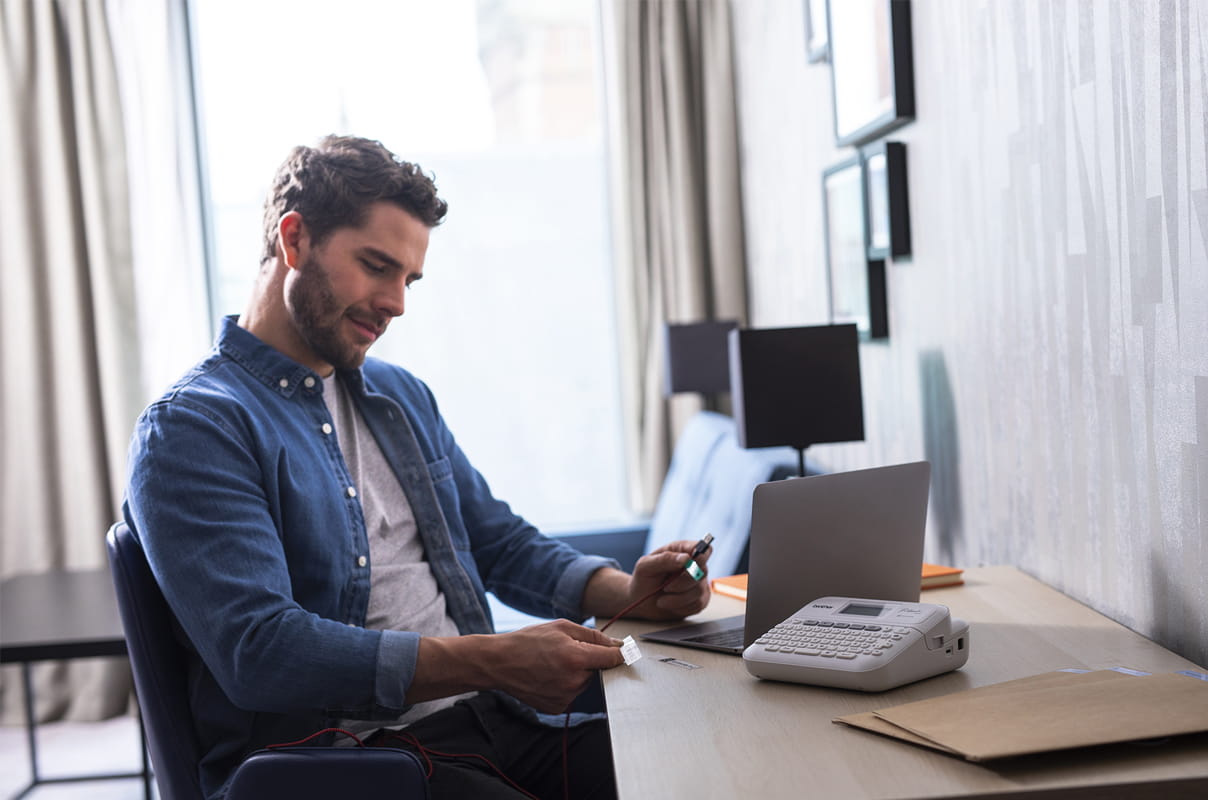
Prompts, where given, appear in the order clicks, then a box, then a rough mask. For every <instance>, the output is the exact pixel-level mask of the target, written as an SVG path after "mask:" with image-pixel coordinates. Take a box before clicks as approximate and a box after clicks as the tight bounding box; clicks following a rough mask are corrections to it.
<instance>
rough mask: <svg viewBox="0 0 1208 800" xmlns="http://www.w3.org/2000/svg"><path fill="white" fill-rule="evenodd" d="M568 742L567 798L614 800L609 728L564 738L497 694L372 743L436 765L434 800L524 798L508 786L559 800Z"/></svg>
mask: <svg viewBox="0 0 1208 800" xmlns="http://www.w3.org/2000/svg"><path fill="white" fill-rule="evenodd" d="M564 735H565V736H566V737H567V739H566V752H567V760H568V765H569V766H568V769H567V774H568V775H569V792H568V793H567V794H566V796H567V797H570V798H573V800H614V798H615V797H616V778H615V776H614V774H613V769H612V748H611V745H610V744H609V738H608V723H607V722H605V721H604V720H593V721H591V722H586V723H583V724H581V725H575V726H573V727H571V728H569V729H567V730H565V731H564V729H563V728H552V727H549V726H548V725H542V724H541V723H539V722H536V721H533V720H529V719H526V718H524V717H523V716H521V715H520V714H519V713H518V712H517V711H515V710H513V709H512V708H510V707H509V706H508V705H507V704H506V703H504V702H503V701H502V700H500V698H499V697H498V696H497V695H495V694H493V693H491V692H482V693H480V694H477V695H475V696H474V697H471V698H468V699H466V700H462V701H460V702H458V703H457V704H456V705H454V706H452V707H451V708H446V709H443V710H441V711H438V712H436V713H435V714H432V715H431V716H428V717H425V718H423V719H421V720H420V721H419V722H416V723H415V724H413V725H411V726H409V727H407V728H406V729H404V730H402V731H400V732H398V733H392V732H390V731H379V732H378V733H376V734H374V735H373V736H372V737H370V739H369V742H368V744H370V745H371V746H375V747H399V748H401V749H404V750H410V751H411V752H413V753H416V754H417V755H419V757H420V760H421V761H424V762H425V765H427V764H431V776H430V777H429V779H428V789H429V792H430V793H431V797H432V800H445V798H449V800H462V799H463V798H488V799H489V798H499V800H517V798H523V797H525V794H524V793H523V792H521V791H518V790H517V789H515V788H513V787H512V786H511V785H509V783H508V780H510V781H512V782H513V783H515V784H516V785H517V786H519V787H521V788H522V789H523V790H524V791H525V792H528V793H529V794H530V795H533V796H535V797H538V798H540V800H560V798H562V797H563V769H562V748H563V736H564ZM417 744H418V746H417ZM434 751H436V752H434ZM440 754H445V755H440ZM453 754H463V756H464V755H467V754H473V755H472V756H471V757H457V756H455V755H453ZM474 756H482V758H477V757H474ZM487 761H490V762H491V764H494V766H495V767H497V768H498V769H499V771H500V772H502V773H503V775H506V776H507V779H504V778H503V777H500V775H499V773H497V772H496V771H495V769H492V767H491V766H490V765H488V764H487V763H486V762H487Z"/></svg>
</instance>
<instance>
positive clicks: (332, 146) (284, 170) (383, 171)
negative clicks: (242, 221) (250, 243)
mask: <svg viewBox="0 0 1208 800" xmlns="http://www.w3.org/2000/svg"><path fill="white" fill-rule="evenodd" d="M383 200H384V201H386V202H389V203H393V204H395V205H396V206H398V207H400V208H402V209H403V210H404V211H407V212H408V213H410V214H411V215H413V216H414V217H415V218H416V219H418V220H420V221H421V222H423V223H424V224H425V225H427V226H428V227H430V228H434V227H436V226H437V225H439V224H440V223H441V221H442V220H443V219H444V216H445V213H446V212H447V211H448V210H449V205H448V203H446V202H445V201H444V200H442V199H440V198H439V197H438V196H437V194H436V184H435V183H434V182H433V179H432V178H431V177H429V176H428V175H425V174H424V172H423V170H422V169H420V167H419V166H418V165H417V164H412V163H410V162H408V161H403V160H401V159H399V158H398V157H397V156H395V155H394V154H393V153H391V152H390V151H389V150H387V149H386V148H385V146H383V145H382V143H381V142H378V141H374V140H373V139H362V138H360V137H356V136H326V137H324V138H323V139H322V140H321V141H320V142H319V143H318V145H317V146H315V147H306V146H304V145H303V146H298V147H295V148H294V149H293V150H292V151H290V154H289V157H287V158H286V159H285V161H284V162H283V163H282V164H281V166H280V167H279V168H278V169H277V174H276V176H275V177H274V178H273V186H272V189H271V190H270V191H269V194H268V198H267V199H266V200H265V202H264V251H263V253H262V254H261V257H260V263H262V264H263V263H266V262H268V261H271V260H272V259H273V258H274V257H275V256H276V252H277V224H278V223H279V222H280V221H281V217H283V216H285V215H286V214H288V213H289V212H291V211H297V212H298V213H299V214H301V215H302V220H303V222H305V223H306V229H307V231H308V232H309V234H310V238H311V242H312V243H313V244H316V245H317V244H321V243H322V242H323V241H324V240H325V239H326V238H327V237H328V236H330V235H331V234H332V233H333V232H334V231H335V230H337V229H338V228H345V227H351V228H359V227H360V226H361V225H363V224H364V223H365V218H366V216H367V215H368V213H369V206H370V205H372V204H373V203H376V202H379V201H383Z"/></svg>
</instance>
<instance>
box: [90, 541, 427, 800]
mask: <svg viewBox="0 0 1208 800" xmlns="http://www.w3.org/2000/svg"><path fill="white" fill-rule="evenodd" d="M105 541H106V546H107V550H108V553H109V567H110V570H111V572H112V574H113V584H114V588H115V589H116V590H117V603H118V610H119V612H120V613H121V617H122V628H123V629H124V631H125V634H126V646H127V649H128V650H129V654H130V666H131V668H132V670H133V672H134V686H135V690H136V692H137V695H138V705H139V712H140V713H141V714H142V716H143V723H144V725H145V728H146V731H147V748H148V750H149V751H150V753H151V764H152V766H153V767H154V769H155V782H156V784H157V785H158V786H159V794H160V798H161V800H201V798H202V796H203V795H202V790H201V783H200V778H199V776H198V763H199V760H200V747H199V746H198V743H197V737H196V735H195V734H194V732H193V724H192V717H191V712H190V710H189V702H188V694H187V689H186V676H187V674H188V671H187V662H186V658H185V650H184V648H183V647H182V646H181V645H180V643H179V642H178V641H177V640H176V638H175V636H174V634H173V631H172V624H173V620H172V612H171V610H170V609H169V608H168V604H167V602H166V601H165V600H164V596H163V593H162V592H161V591H160V588H159V584H157V583H156V581H155V576H154V575H153V574H152V573H151V568H150V565H148V563H147V557H146V555H145V554H144V553H143V548H142V545H140V544H139V541H138V539H136V538H135V537H134V534H133V533H132V532H131V530H130V528H129V527H127V525H126V524H125V523H124V522H119V523H117V524H116V525H114V526H113V527H112V528H110V529H109V533H108V535H107V536H106V537H105ZM383 792H385V793H387V794H388V795H389V796H390V797H399V798H416V800H423V799H424V798H427V797H428V782H427V779H426V778H425V777H424V767H423V764H422V763H421V762H420V760H419V758H418V757H417V756H415V755H414V754H412V753H409V752H407V751H404V750H397V749H393V748H377V747H365V748H359V747H338V748H337V747H291V748H282V749H279V750H271V751H269V750H261V751H258V752H256V753H253V754H251V755H250V756H249V757H248V758H247V759H246V760H245V761H244V762H243V764H242V765H240V767H239V769H238V770H237V771H236V773H235V776H234V778H233V779H232V781H231V784H230V788H229V790H228V794H227V798H228V800H258V799H259V798H265V797H290V798H291V799H292V800H303V798H314V800H331V798H332V797H372V796H378V795H380V794H382V793H383Z"/></svg>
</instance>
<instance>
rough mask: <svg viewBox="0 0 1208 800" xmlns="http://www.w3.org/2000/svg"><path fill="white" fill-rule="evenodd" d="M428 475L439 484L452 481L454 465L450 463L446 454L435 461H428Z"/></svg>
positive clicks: (433, 481)
mask: <svg viewBox="0 0 1208 800" xmlns="http://www.w3.org/2000/svg"><path fill="white" fill-rule="evenodd" d="M428 475H429V476H430V477H431V478H432V483H434V484H437V485H439V484H440V483H442V482H445V481H452V480H453V465H452V464H451V463H449V459H448V458H447V457H446V456H441V457H440V458H438V459H436V460H435V461H429V462H428Z"/></svg>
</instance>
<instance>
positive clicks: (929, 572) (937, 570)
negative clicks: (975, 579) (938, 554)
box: [923, 564, 965, 589]
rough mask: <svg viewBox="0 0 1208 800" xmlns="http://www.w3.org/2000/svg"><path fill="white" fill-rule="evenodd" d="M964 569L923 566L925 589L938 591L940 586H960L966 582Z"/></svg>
mask: <svg viewBox="0 0 1208 800" xmlns="http://www.w3.org/2000/svg"><path fill="white" fill-rule="evenodd" d="M964 574H965V571H964V570H963V569H959V568H957V567H942V566H940V565H939V564H924V565H923V588H924V589H936V588H938V587H940V586H959V585H960V584H962V583H964V582H965V579H964V578H963V577H962V576H963V575H964Z"/></svg>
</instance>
